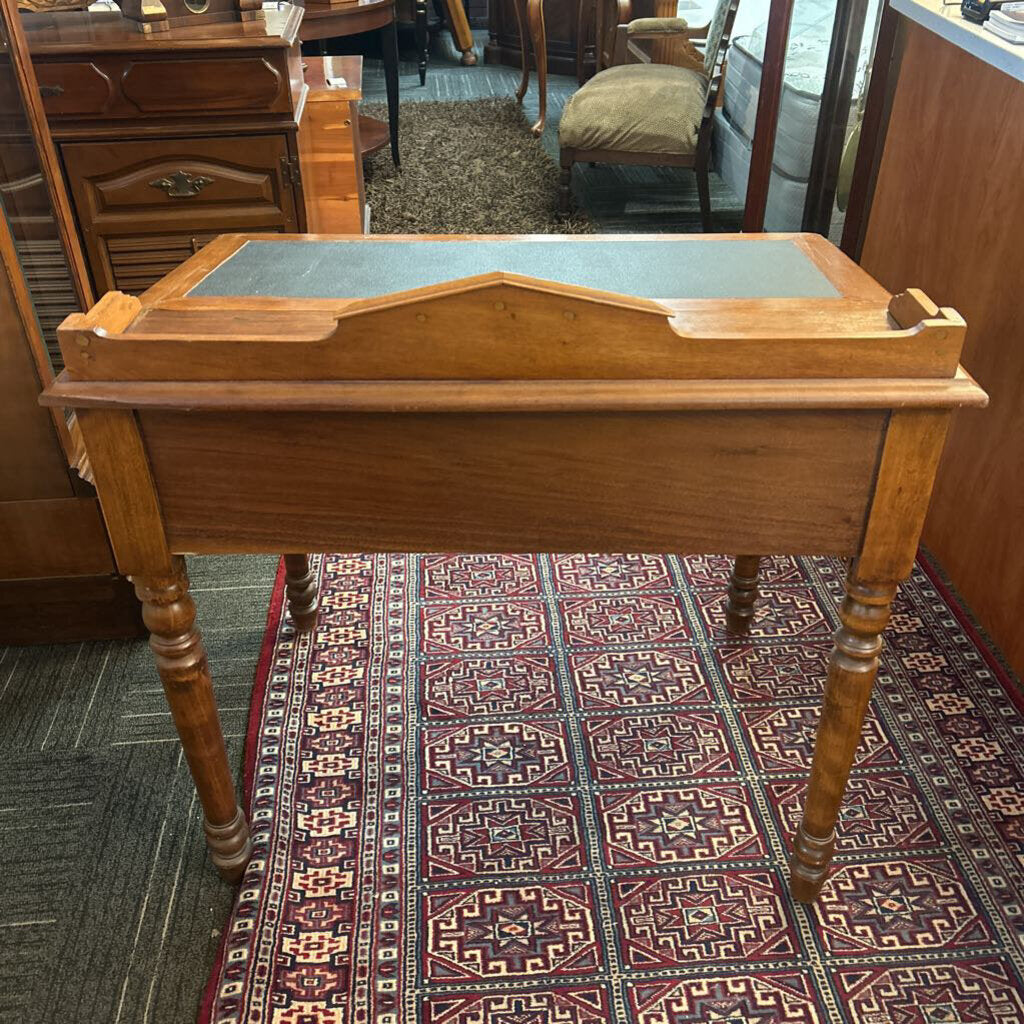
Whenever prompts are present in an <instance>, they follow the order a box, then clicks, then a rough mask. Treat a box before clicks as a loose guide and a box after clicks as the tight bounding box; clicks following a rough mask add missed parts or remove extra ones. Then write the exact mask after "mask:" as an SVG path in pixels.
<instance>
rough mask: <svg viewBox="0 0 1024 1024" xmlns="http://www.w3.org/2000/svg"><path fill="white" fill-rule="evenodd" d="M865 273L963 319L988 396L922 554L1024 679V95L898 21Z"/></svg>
mask: <svg viewBox="0 0 1024 1024" xmlns="http://www.w3.org/2000/svg"><path fill="white" fill-rule="evenodd" d="M905 29H906V48H905V51H904V54H903V60H902V64H901V68H900V72H899V81H898V84H897V87H896V95H895V97H894V100H893V107H892V113H891V117H890V121H889V128H888V133H887V136H886V141H885V150H884V153H883V156H882V161H881V165H880V167H879V175H878V181H877V184H876V186H875V194H874V200H873V203H872V208H871V213H870V218H869V221H868V227H867V233H866V237H865V241H864V249H863V254H862V258H861V264H862V266H863V267H864V269H865V270H867V271H868V272H869V273H870V274H872V275H873V276H874V277H876V278H877V279H878V280H879V281H880V282H881V283H882V284H883V285H884V286H885V287H886V288H889V289H891V290H892V291H900V290H902V289H903V288H905V287H906V286H907V285H914V286H916V287H919V288H922V289H923V290H924V291H926V292H927V294H928V295H929V296H930V297H931V298H932V299H934V300H935V301H936V302H938V303H940V304H941V305H949V306H954V307H955V308H956V309H957V311H958V312H959V313H960V314H961V315H962V316H963V317H964V318H965V319H966V321H967V340H966V344H965V347H964V352H963V358H962V361H963V364H964V366H965V367H966V368H967V370H968V371H969V372H970V373H971V374H973V376H974V377H975V378H976V379H977V380H978V383H979V384H981V386H982V387H984V388H985V390H986V391H988V393H989V395H990V397H991V403H990V405H989V408H987V409H984V410H979V411H974V410H966V411H964V412H961V413H960V414H959V415H958V416H956V417H954V419H953V425H952V427H951V429H950V433H949V440H948V443H947V446H946V452H945V455H944V456H943V459H942V462H941V464H940V467H939V474H938V478H937V480H936V485H935V492H934V495H933V498H932V505H931V511H930V513H929V515H928V519H927V521H926V523H925V530H924V538H923V540H924V543H925V544H926V545H927V546H928V547H929V548H930V549H931V550H932V551H933V552H934V553H935V555H936V557H937V558H938V560H939V562H940V563H941V565H942V567H943V568H944V569H945V570H946V572H948V573H949V575H950V577H951V578H952V581H953V584H954V585H955V586H956V588H957V589H958V590H959V591H960V593H961V594H962V595H963V597H964V599H965V600H966V601H967V603H968V605H969V606H970V608H971V610H972V611H973V612H974V614H975V615H976V616H977V617H978V619H979V621H980V622H981V625H982V626H983V627H984V628H985V629H986V630H987V631H988V632H989V633H990V634H991V635H992V637H993V639H994V640H995V641H996V643H997V644H998V645H999V646H1000V647H1001V649H1002V651H1003V653H1004V654H1005V655H1006V657H1007V658H1008V659H1009V661H1010V663H1011V665H1012V666H1013V667H1014V670H1015V671H1016V672H1017V673H1018V674H1020V675H1024V629H1021V626H1020V609H1021V607H1022V606H1024V551H1022V548H1021V542H1020V532H1021V525H1022V524H1024V472H1022V466H1024V312H1022V306H1021V300H1020V287H1019V281H1020V280H1021V278H1022V276H1024V196H1022V193H1021V188H1020V169H1021V167H1024V132H1022V131H1020V130H1016V129H1013V128H1011V126H1019V125H1021V124H1024V83H1021V82H1018V81H1016V80H1015V79H1013V78H1011V77H1010V76H1009V75H1006V74H1003V73H1002V72H1000V71H997V70H996V69H995V68H993V67H991V66H989V65H987V64H985V63H984V62H982V61H980V60H978V59H976V58H975V57H972V56H970V55H969V54H967V53H964V52H963V51H962V50H959V49H957V48H956V47H954V46H952V45H951V44H949V43H947V42H945V41H944V40H942V39H940V38H939V37H938V36H936V35H934V34H933V33H931V32H929V31H927V30H926V29H924V28H921V27H920V26H918V25H916V24H914V23H911V22H906V24H905Z"/></svg>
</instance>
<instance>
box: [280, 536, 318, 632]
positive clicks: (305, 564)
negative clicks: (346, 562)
mask: <svg viewBox="0 0 1024 1024" xmlns="http://www.w3.org/2000/svg"><path fill="white" fill-rule="evenodd" d="M284 589H285V593H286V594H287V595H288V611H289V612H291V616H292V622H294V623H295V628H296V629H297V630H298V631H299V632H300V633H308V632H309V631H310V630H311V629H312V628H313V627H314V626H315V625H316V613H317V608H318V604H317V592H316V576H315V575H314V573H313V571H312V569H310V567H309V555H285V556H284Z"/></svg>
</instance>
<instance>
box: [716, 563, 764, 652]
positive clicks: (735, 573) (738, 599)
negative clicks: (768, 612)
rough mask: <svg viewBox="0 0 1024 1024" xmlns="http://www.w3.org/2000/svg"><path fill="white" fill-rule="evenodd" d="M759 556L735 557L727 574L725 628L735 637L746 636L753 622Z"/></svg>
mask: <svg viewBox="0 0 1024 1024" xmlns="http://www.w3.org/2000/svg"><path fill="white" fill-rule="evenodd" d="M760 566H761V556H760V555H737V556H736V561H735V562H733V564H732V572H731V573H729V596H728V598H727V600H726V602H725V628H726V629H727V630H728V631H729V632H730V633H734V634H736V635H737V636H746V635H747V634H748V633H749V632H750V624H751V622H753V621H754V602H755V601H756V600H757V573H758V569H759V568H760Z"/></svg>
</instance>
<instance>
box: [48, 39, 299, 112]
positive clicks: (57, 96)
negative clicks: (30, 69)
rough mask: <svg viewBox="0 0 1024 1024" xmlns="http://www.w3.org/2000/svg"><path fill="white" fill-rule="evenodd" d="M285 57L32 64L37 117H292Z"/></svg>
mask: <svg viewBox="0 0 1024 1024" xmlns="http://www.w3.org/2000/svg"><path fill="white" fill-rule="evenodd" d="M287 52H288V51H285V50H282V51H281V52H280V53H279V54H278V53H275V54H272V55H269V56H264V55H261V54H252V55H246V54H243V55H241V56H218V57H210V58H207V57H187V58H164V59H157V58H149V57H146V56H138V55H131V54H101V55H99V56H97V57H96V58H95V59H93V60H55V59H52V58H51V59H45V58H44V59H37V60H36V61H35V62H34V67H35V70H36V78H37V79H38V81H39V91H40V93H41V95H42V100H43V109H44V110H45V111H46V114H47V116H48V117H49V118H50V119H51V120H52V121H54V122H56V124H55V126H57V125H59V123H60V121H61V119H66V118H73V119H81V118H86V119H88V118H92V117H95V118H124V117H128V118H136V119H137V118H139V117H171V116H184V115H195V114H199V115H209V114H253V115H259V114H287V113H290V112H291V111H292V88H291V83H290V81H289V70H288V61H287Z"/></svg>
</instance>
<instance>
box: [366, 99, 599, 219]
mask: <svg viewBox="0 0 1024 1024" xmlns="http://www.w3.org/2000/svg"><path fill="white" fill-rule="evenodd" d="M362 112H363V113H365V114H369V115H370V116H371V117H380V118H382V119H386V117H387V110H386V107H385V106H384V105H383V104H379V103H372V104H366V105H364V106H363V108H362ZM400 132H401V134H400V139H399V141H400V146H401V154H402V169H401V171H396V170H395V168H394V166H393V165H392V163H391V156H390V152H389V150H388V149H387V147H385V148H384V149H382V150H379V151H378V152H377V153H375V154H374V155H373V156H372V157H371V158H370V159H369V160H368V161H367V165H366V201H367V203H369V205H370V207H371V210H372V213H371V219H370V230H371V231H372V232H373V233H374V234H389V233H414V234H581V233H591V232H593V231H594V230H595V228H594V225H593V223H592V222H591V221H590V219H589V218H588V217H587V216H586V214H584V213H581V212H576V213H574V214H573V215H572V216H571V217H569V218H568V219H565V220H559V219H558V218H557V217H556V215H555V198H556V195H557V192H558V165H557V164H556V163H555V162H554V160H552V159H551V157H550V156H548V154H547V153H545V152H544V149H543V147H542V146H541V143H540V141H539V140H538V139H535V138H534V137H533V136H532V135H531V134H530V129H529V126H528V124H527V123H526V119H525V117H524V116H523V112H522V109H521V108H520V107H519V105H518V104H517V103H516V102H515V100H513V99H486V100H451V101H444V102H428V101H417V102H407V103H403V104H402V107H401V122H400Z"/></svg>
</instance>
